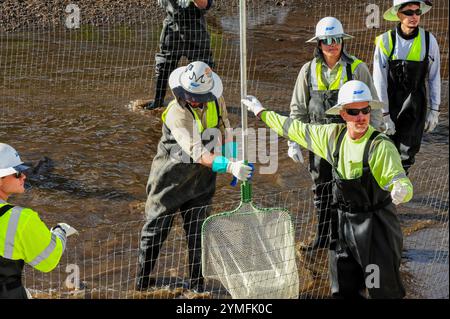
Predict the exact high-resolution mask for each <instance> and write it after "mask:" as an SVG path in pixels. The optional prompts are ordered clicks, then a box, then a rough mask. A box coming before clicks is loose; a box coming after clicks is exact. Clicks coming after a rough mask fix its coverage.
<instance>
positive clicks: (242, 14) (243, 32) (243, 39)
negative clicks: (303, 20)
mask: <svg viewBox="0 0 450 319" xmlns="http://www.w3.org/2000/svg"><path fill="white" fill-rule="evenodd" d="M246 11H247V10H246V0H240V3H239V30H240V44H241V45H240V49H241V54H240V59H241V99H243V98H245V97H246V96H247V13H246ZM241 119H242V157H243V158H242V159H243V160H244V161H245V163H247V161H248V154H247V153H248V134H247V106H246V105H244V104H243V103H241Z"/></svg>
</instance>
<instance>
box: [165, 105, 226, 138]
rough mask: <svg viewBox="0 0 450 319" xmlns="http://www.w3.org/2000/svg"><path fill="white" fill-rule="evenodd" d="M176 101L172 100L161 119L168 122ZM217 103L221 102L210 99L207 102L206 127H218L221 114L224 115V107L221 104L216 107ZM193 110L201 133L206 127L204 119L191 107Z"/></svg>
mask: <svg viewBox="0 0 450 319" xmlns="http://www.w3.org/2000/svg"><path fill="white" fill-rule="evenodd" d="M174 103H177V101H176V100H173V101H172V102H170V103H169V105H168V106H167V108H166V110H165V111H164V112H163V114H162V115H161V119H162V121H163V123H164V124H165V123H166V117H167V113H168V112H169V109H170V108H171V107H173V105H174ZM216 103H219V102H218V101H210V102H208V103H207V104H206V107H207V109H206V128H214V127H217V125H218V124H219V116H221V115H222V108H221V107H220V106H219V107H216ZM217 109H219V114H217ZM191 111H192V113H193V114H194V118H195V122H196V123H197V129H198V132H199V133H200V134H202V133H203V131H204V130H205V129H206V128H204V127H203V124H202V120H201V118H200V117H199V116H198V114H197V112H196V111H195V109H194V108H191Z"/></svg>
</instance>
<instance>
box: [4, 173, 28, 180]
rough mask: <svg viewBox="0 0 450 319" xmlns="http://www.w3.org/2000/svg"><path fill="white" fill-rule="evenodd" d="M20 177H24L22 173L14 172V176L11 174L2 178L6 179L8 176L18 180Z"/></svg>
mask: <svg viewBox="0 0 450 319" xmlns="http://www.w3.org/2000/svg"><path fill="white" fill-rule="evenodd" d="M22 175H25V174H24V173H22V172H16V173H14V174H11V175H6V176H3V177H2V178H5V177H8V176H14V177H15V178H17V179H19V178H21V177H22Z"/></svg>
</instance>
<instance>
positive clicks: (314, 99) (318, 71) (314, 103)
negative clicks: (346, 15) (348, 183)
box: [288, 17, 383, 251]
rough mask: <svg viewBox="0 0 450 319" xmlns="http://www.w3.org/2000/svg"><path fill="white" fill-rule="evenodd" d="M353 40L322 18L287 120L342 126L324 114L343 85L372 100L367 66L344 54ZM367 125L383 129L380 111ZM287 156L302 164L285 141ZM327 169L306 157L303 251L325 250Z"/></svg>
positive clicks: (328, 213)
mask: <svg viewBox="0 0 450 319" xmlns="http://www.w3.org/2000/svg"><path fill="white" fill-rule="evenodd" d="M352 38H353V36H351V35H349V34H346V33H345V32H344V29H343V26H342V24H341V22H340V21H339V20H338V19H336V18H334V17H325V18H323V19H321V20H320V21H319V22H318V23H317V25H316V33H315V36H314V37H313V38H311V39H309V40H308V41H306V42H307V43H313V44H315V52H314V59H313V60H312V61H310V62H307V63H306V64H305V65H303V67H302V68H301V70H300V73H299V75H298V77H297V82H296V83H295V87H294V92H293V94H292V100H291V105H290V107H291V113H290V117H291V118H293V119H296V120H299V121H302V122H303V123H311V124H328V123H344V121H343V120H342V118H341V117H340V116H330V115H327V114H325V111H326V110H328V109H329V108H331V107H332V106H333V105H335V104H336V102H337V97H338V92H339V89H340V88H341V86H342V85H344V83H345V82H347V81H351V80H359V81H362V82H364V83H366V84H367V86H368V87H369V88H370V90H371V92H372V96H374V97H375V96H376V90H375V87H374V86H373V81H372V75H371V74H370V71H369V68H368V67H367V64H366V63H364V62H363V61H361V60H359V59H358V58H356V57H355V56H352V55H350V54H349V53H348V52H347V51H346V50H345V47H344V45H345V43H346V41H348V40H350V39H352ZM370 120H371V125H372V126H373V127H374V128H375V129H380V128H381V126H382V125H383V121H382V115H381V110H375V111H374V112H373V114H372V115H371V118H370ZM288 146H289V150H288V155H289V157H291V158H292V159H293V160H294V161H295V162H302V163H303V156H302V153H301V150H300V146H299V145H298V144H297V143H295V142H293V141H288ZM331 171H332V170H331V165H330V164H329V163H328V162H327V161H325V160H324V159H322V158H321V157H320V156H317V155H315V154H314V153H312V152H310V153H309V172H310V174H311V178H312V180H313V182H314V185H313V192H314V205H315V207H316V208H317V228H316V235H315V239H314V241H313V242H312V243H305V244H303V243H302V246H301V247H302V249H303V250H306V251H312V250H316V249H318V248H328V246H329V240H330V219H331V211H332V210H333V208H332V207H331V202H332V191H331V180H332V175H331Z"/></svg>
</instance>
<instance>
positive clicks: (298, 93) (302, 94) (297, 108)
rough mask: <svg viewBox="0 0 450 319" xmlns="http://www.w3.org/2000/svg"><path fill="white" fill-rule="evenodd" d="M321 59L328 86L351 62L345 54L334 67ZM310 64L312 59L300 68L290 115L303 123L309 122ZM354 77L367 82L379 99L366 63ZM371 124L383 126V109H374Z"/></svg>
mask: <svg viewBox="0 0 450 319" xmlns="http://www.w3.org/2000/svg"><path fill="white" fill-rule="evenodd" d="M319 59H320V60H321V63H322V79H323V81H324V83H325V85H327V86H328V85H329V83H332V82H333V81H334V80H335V79H336V77H337V75H338V70H339V66H340V65H342V66H344V65H345V63H346V62H347V63H348V62H349V61H348V60H349V59H348V58H347V57H346V55H345V54H343V55H342V57H341V59H339V61H338V63H336V65H335V66H334V67H333V68H332V69H330V68H329V67H328V65H327V64H326V62H325V61H324V60H323V59H321V58H319ZM310 64H311V61H310V62H308V63H306V64H305V65H303V67H302V68H301V69H300V73H299V74H298V77H297V81H296V82H295V87H294V92H293V93H292V99H291V113H290V117H291V118H293V119H296V120H299V121H301V122H303V123H309V116H308V105H309V100H310V92H309V86H308V77H309V74H308V71H309V69H310V67H309V66H310ZM354 79H355V80H359V81H362V82H364V83H365V84H367V86H368V87H369V89H370V92H371V93H372V97H373V99H374V100H377V99H378V98H377V91H376V89H375V87H374V85H373V81H372V75H371V74H370V71H369V68H368V67H367V65H366V64H365V63H361V64H359V65H358V66H357V68H356V69H355V73H354ZM371 125H372V126H373V127H375V128H376V129H379V128H381V127H382V126H383V121H382V114H381V111H379V110H373V111H372V115H371Z"/></svg>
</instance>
